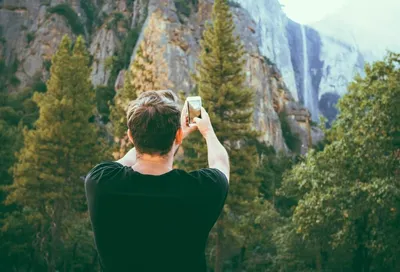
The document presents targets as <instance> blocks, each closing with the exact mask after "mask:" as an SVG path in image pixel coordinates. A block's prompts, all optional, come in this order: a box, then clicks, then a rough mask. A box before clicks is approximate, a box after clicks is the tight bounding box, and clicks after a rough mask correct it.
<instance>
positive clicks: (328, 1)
mask: <svg viewBox="0 0 400 272" xmlns="http://www.w3.org/2000/svg"><path fill="white" fill-rule="evenodd" d="M279 1H280V3H281V4H282V5H283V6H284V8H283V9H284V11H285V13H286V14H287V15H288V17H289V18H291V19H292V20H294V21H296V22H299V23H302V24H310V23H314V22H316V21H319V20H321V19H322V18H324V17H326V16H327V15H329V14H330V13H334V12H335V11H337V10H338V9H340V8H341V7H343V6H344V5H345V4H346V3H347V2H349V1H351V0H279Z"/></svg>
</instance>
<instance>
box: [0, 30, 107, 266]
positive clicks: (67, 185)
mask: <svg viewBox="0 0 400 272" xmlns="http://www.w3.org/2000/svg"><path fill="white" fill-rule="evenodd" d="M50 72H51V76H50V79H49V81H48V82H47V89H48V91H47V93H43V94H39V93H35V95H34V101H35V102H36V103H37V105H38V107H39V109H40V114H39V119H38V120H37V122H36V123H35V127H34V129H33V130H26V129H25V130H24V133H23V134H24V147H23V148H22V150H21V151H20V152H19V154H18V162H17V163H16V165H15V167H14V171H13V174H14V182H13V184H12V185H11V186H9V188H8V189H9V195H8V197H7V200H6V203H7V204H16V205H18V206H20V207H21V208H22V211H23V213H22V214H26V213H25V212H26V211H29V217H25V218H24V220H26V221H27V222H28V223H29V224H30V225H32V226H33V227H34V229H35V231H36V233H35V241H34V243H35V244H36V248H35V250H36V253H37V254H39V255H40V256H41V257H42V258H43V261H44V265H45V267H47V268H48V271H56V270H57V269H58V267H59V266H60V265H64V266H67V267H68V265H71V262H72V260H68V258H67V260H66V258H65V256H66V255H68V254H66V252H68V251H69V250H71V252H72V250H73V248H69V247H68V244H69V243H72V244H74V246H75V247H76V246H77V245H78V244H80V243H81V241H78V240H76V239H77V238H76V237H71V236H69V235H70V234H71V229H73V228H74V224H76V223H77V222H79V221H81V218H84V217H85V214H84V213H85V211H86V204H85V196H84V183H83V176H84V175H85V173H87V171H88V170H89V169H90V168H91V167H93V165H94V163H95V162H97V161H98V156H99V155H100V154H99V152H98V151H99V148H98V147H99V146H98V144H97V143H98V139H97V129H96V128H95V124H93V123H91V122H90V119H91V117H92V116H93V113H94V103H93V102H94V91H93V89H92V86H91V83H90V80H89V76H90V68H89V57H88V53H87V49H86V45H85V41H84V40H83V38H82V37H78V39H77V40H76V42H75V46H74V48H73V51H72V52H71V41H70V39H69V38H68V37H67V36H65V37H64V38H63V39H62V41H61V44H60V47H59V50H58V52H57V53H56V55H55V56H54V58H53V65H52V67H51V71H50ZM12 223H13V222H12V220H11V219H10V221H9V222H8V224H9V226H8V227H10V225H12ZM87 233H88V232H87ZM74 254H75V253H74ZM84 254H90V253H89V252H87V253H84ZM72 255H73V254H71V256H72ZM62 257H63V258H64V259H63V260H61V258H62ZM75 257H76V256H75ZM61 261H63V262H64V263H62V262H61ZM67 264H68V265H67Z"/></svg>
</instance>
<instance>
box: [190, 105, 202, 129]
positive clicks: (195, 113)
mask: <svg viewBox="0 0 400 272" xmlns="http://www.w3.org/2000/svg"><path fill="white" fill-rule="evenodd" d="M188 107H189V109H188V112H189V124H193V123H194V121H193V119H194V118H195V117H198V118H201V100H200V99H198V100H197V99H196V100H188Z"/></svg>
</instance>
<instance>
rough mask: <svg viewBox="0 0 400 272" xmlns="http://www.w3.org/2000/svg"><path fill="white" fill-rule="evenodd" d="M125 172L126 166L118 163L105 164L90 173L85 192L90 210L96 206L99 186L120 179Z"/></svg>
mask: <svg viewBox="0 0 400 272" xmlns="http://www.w3.org/2000/svg"><path fill="white" fill-rule="evenodd" d="M122 171H124V166H123V165H122V164H120V163H118V162H103V163H100V164H98V165H96V166H95V167H93V169H92V170H90V171H89V173H88V174H87V175H86V178H85V191H86V198H87V200H88V206H89V210H91V208H92V207H93V205H94V202H95V198H96V195H97V194H98V192H99V190H98V188H99V185H100V184H102V183H107V182H110V181H112V180H113V179H115V178H116V177H119V176H120V175H121V173H122Z"/></svg>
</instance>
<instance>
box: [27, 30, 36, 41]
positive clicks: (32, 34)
mask: <svg viewBox="0 0 400 272" xmlns="http://www.w3.org/2000/svg"><path fill="white" fill-rule="evenodd" d="M34 39H35V34H34V33H33V32H28V33H27V34H26V41H27V43H28V44H30V43H31V42H32V41H33V40H34Z"/></svg>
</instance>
